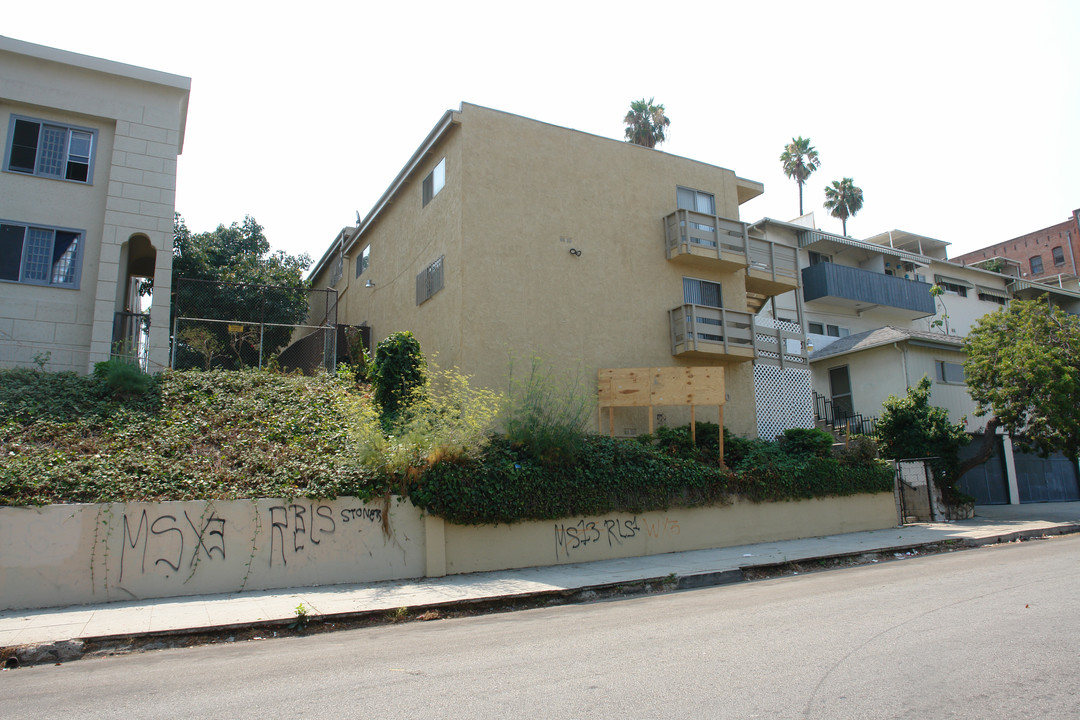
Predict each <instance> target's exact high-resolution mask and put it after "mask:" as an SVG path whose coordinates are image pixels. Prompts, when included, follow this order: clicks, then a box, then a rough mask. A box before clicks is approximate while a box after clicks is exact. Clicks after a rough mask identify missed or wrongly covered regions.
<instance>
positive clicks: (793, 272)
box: [746, 238, 799, 297]
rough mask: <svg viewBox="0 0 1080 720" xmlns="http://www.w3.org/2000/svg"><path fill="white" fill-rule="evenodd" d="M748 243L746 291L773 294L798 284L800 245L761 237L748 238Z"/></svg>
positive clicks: (779, 293) (782, 292)
mask: <svg viewBox="0 0 1080 720" xmlns="http://www.w3.org/2000/svg"><path fill="white" fill-rule="evenodd" d="M747 246H748V248H749V250H750V255H749V260H750V263H749V265H748V267H747V268H746V292H748V293H757V294H759V295H767V296H769V297H772V296H774V295H782V294H784V293H786V292H790V291H791V290H797V289H798V288H799V251H798V249H797V248H794V247H791V246H789V245H782V244H780V243H775V242H772V241H771V240H762V239H759V238H748V242H747Z"/></svg>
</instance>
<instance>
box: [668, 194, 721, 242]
mask: <svg viewBox="0 0 1080 720" xmlns="http://www.w3.org/2000/svg"><path fill="white" fill-rule="evenodd" d="M675 206H676V207H677V208H678V209H680V210H692V211H694V212H696V213H701V214H702V215H709V216H711V217H715V216H716V198H715V197H714V196H713V195H711V194H709V193H706V192H701V191H700V190H694V189H692V188H685V187H676V188H675ZM690 226H691V227H693V228H694V229H695V230H704V231H705V232H709V233H711V232H715V231H716V228H715V227H714V226H713V225H706V224H704V223H697V222H692V223H690ZM683 234H684V235H685V234H686V233H685V231H684V233H683ZM691 242H693V243H694V244H695V245H703V246H705V247H716V241H715V240H707V239H705V238H692V239H691Z"/></svg>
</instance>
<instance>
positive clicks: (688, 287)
mask: <svg viewBox="0 0 1080 720" xmlns="http://www.w3.org/2000/svg"><path fill="white" fill-rule="evenodd" d="M682 286H683V302H684V303H686V304H687V305H702V306H704V307H711V308H722V307H723V306H724V303H723V294H722V293H721V292H720V291H721V287H720V283H714V282H709V281H708V280H698V279H697V278H688V277H684V278H683V279H682ZM710 315H712V314H711V313H709V314H706V313H697V323H698V325H714V326H716V332H715V333H705V332H700V331H699V332H698V333H697V337H698V339H699V340H710V341H712V342H723V340H724V329H723V322H722V320H721V317H722V315H723V314H722V313H715V315H716V317H710ZM687 324H688V325H689V324H690V318H689V316H687Z"/></svg>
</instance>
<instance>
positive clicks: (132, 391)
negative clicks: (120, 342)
mask: <svg viewBox="0 0 1080 720" xmlns="http://www.w3.org/2000/svg"><path fill="white" fill-rule="evenodd" d="M94 377H96V378H98V379H99V380H101V381H103V382H104V383H105V385H106V387H108V388H109V389H110V390H112V391H113V393H115V394H116V395H119V396H120V397H131V396H133V395H144V394H146V393H148V392H150V390H151V389H152V388H153V387H154V378H153V376H151V375H147V374H146V373H144V372H143V371H142V369H141V368H139V366H138V365H136V364H135V363H133V362H129V361H127V360H123V359H121V358H112V359H111V360H106V361H105V362H99V363H95V364H94Z"/></svg>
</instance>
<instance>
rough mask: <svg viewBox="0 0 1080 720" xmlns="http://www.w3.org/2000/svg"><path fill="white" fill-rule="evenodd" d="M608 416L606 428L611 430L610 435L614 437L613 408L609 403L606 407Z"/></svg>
mask: <svg viewBox="0 0 1080 720" xmlns="http://www.w3.org/2000/svg"><path fill="white" fill-rule="evenodd" d="M607 417H608V430H610V431H611V437H615V408H614V407H613V406H611V405H609V406H608V409H607Z"/></svg>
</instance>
